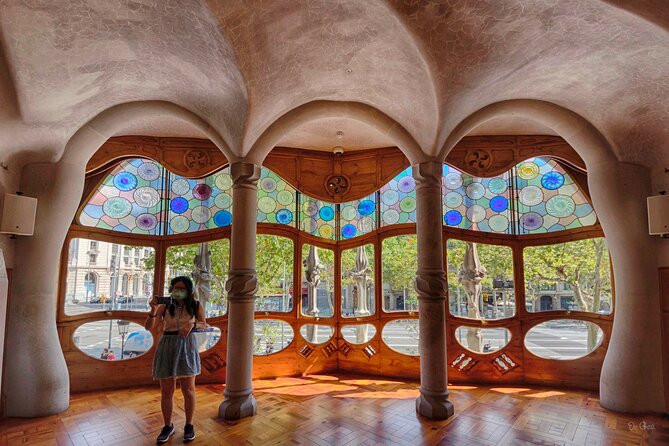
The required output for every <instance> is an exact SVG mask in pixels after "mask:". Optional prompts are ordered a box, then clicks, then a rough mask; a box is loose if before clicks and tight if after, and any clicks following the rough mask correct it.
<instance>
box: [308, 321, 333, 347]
mask: <svg viewBox="0 0 669 446" xmlns="http://www.w3.org/2000/svg"><path fill="white" fill-rule="evenodd" d="M300 334H301V335H302V337H303V338H304V340H305V341H307V342H310V343H312V344H322V343H324V342H327V341H329V340H330V338H331V337H332V335H333V334H334V329H333V328H332V327H330V326H329V325H315V324H306V325H303V326H302V328H300Z"/></svg>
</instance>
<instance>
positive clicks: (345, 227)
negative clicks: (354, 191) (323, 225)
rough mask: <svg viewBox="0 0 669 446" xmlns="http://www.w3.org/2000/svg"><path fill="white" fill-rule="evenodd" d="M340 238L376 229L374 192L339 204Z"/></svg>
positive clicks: (351, 236) (355, 235)
mask: <svg viewBox="0 0 669 446" xmlns="http://www.w3.org/2000/svg"><path fill="white" fill-rule="evenodd" d="M339 209H340V213H339V216H340V218H339V226H340V227H341V238H342V239H349V238H353V237H357V236H359V235H364V234H368V233H370V232H372V231H373V230H375V229H376V194H371V195H369V196H367V197H365V198H362V199H360V200H355V201H350V202H348V203H342V204H341V205H340V206H339Z"/></svg>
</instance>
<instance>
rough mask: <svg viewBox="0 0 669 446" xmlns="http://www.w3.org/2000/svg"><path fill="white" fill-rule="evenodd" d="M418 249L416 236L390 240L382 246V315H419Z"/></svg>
mask: <svg viewBox="0 0 669 446" xmlns="http://www.w3.org/2000/svg"><path fill="white" fill-rule="evenodd" d="M417 250H418V245H417V244H416V235H415V234H412V235H400V236H397V237H388V238H386V239H384V240H383V243H382V245H381V267H382V274H383V311H416V310H417V309H418V296H417V294H416V291H415V290H414V282H415V280H416V269H417V263H416V262H417V260H416V255H417Z"/></svg>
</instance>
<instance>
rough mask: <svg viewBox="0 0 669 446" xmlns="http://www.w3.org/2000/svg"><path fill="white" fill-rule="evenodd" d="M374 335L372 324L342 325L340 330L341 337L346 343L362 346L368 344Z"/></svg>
mask: <svg viewBox="0 0 669 446" xmlns="http://www.w3.org/2000/svg"><path fill="white" fill-rule="evenodd" d="M375 334H376V327H374V326H373V325H372V324H360V325H344V326H343V327H342V328H341V335H342V336H343V337H344V339H346V342H350V343H351V344H364V343H365V342H369V341H370V340H371V339H372V338H373V337H374V335H375Z"/></svg>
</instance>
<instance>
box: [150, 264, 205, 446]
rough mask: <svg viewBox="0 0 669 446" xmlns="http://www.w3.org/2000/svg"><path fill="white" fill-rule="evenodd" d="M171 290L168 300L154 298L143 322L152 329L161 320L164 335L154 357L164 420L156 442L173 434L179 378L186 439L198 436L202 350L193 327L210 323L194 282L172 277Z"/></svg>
mask: <svg viewBox="0 0 669 446" xmlns="http://www.w3.org/2000/svg"><path fill="white" fill-rule="evenodd" d="M169 292H170V297H171V300H170V303H169V304H161V303H159V301H158V298H157V297H155V296H154V297H153V298H152V299H151V301H150V302H149V305H150V306H151V310H150V311H149V314H148V315H147V317H146V322H145V324H144V328H146V329H147V330H149V331H150V330H153V328H154V327H155V326H156V325H157V324H158V323H160V322H162V327H161V328H162V332H163V336H162V337H161V338H160V341H159V342H158V347H157V348H156V353H155V356H154V358H153V379H154V380H158V382H160V408H161V410H162V413H163V420H164V421H165V425H164V426H163V429H162V430H161V431H160V435H158V438H157V439H156V442H157V443H165V442H167V440H168V439H169V438H170V436H171V435H172V434H174V424H172V408H173V396H174V390H175V388H176V383H177V381H179V384H180V385H181V393H183V396H184V403H185V412H186V425H185V426H184V441H191V440H193V439H194V438H195V428H194V427H193V415H194V413H195V376H197V375H199V374H200V354H199V352H198V347H197V341H196V339H195V334H194V333H193V329H195V328H206V327H207V322H206V320H205V317H204V308H203V306H202V305H200V303H199V302H198V301H196V300H195V298H194V296H193V282H192V281H191V280H190V278H188V277H186V276H178V277H175V278H173V279H172V280H171V282H170V287H169Z"/></svg>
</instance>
